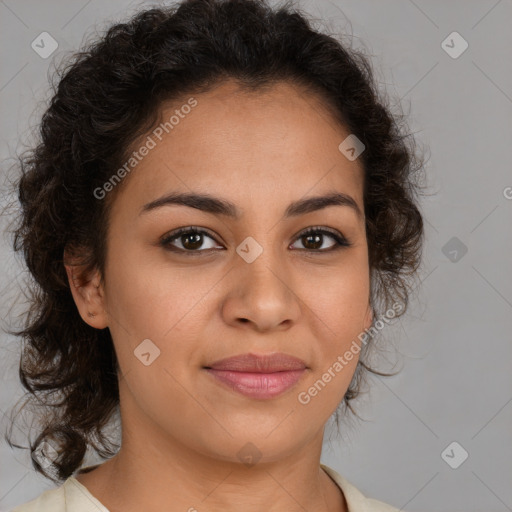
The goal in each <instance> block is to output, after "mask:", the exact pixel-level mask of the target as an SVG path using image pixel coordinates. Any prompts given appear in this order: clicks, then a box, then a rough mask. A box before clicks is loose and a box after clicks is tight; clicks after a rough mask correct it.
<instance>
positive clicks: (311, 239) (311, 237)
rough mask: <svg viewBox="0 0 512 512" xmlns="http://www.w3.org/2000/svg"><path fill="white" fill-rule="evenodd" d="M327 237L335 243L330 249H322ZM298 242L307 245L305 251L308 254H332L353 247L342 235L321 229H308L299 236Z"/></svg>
mask: <svg viewBox="0 0 512 512" xmlns="http://www.w3.org/2000/svg"><path fill="white" fill-rule="evenodd" d="M326 235H327V237H328V238H331V239H332V240H334V243H333V244H332V245H331V246H330V247H328V248H324V249H321V247H322V245H323V243H324V241H325V236H326ZM297 240H298V241H299V240H300V241H302V243H304V245H306V248H305V249H304V250H305V251H308V252H331V251H336V250H338V249H341V247H350V245H352V244H351V243H350V242H349V241H348V240H347V239H346V238H345V237H344V236H343V235H342V234H341V233H339V232H337V231H333V230H330V229H327V228H320V227H312V228H308V229H307V230H306V231H303V232H302V233H301V234H300V235H299V237H298V238H297ZM308 246H309V247H308Z"/></svg>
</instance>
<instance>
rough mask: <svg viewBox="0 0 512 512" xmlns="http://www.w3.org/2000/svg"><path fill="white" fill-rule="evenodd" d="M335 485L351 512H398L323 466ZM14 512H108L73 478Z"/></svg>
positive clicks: (20, 506)
mask: <svg viewBox="0 0 512 512" xmlns="http://www.w3.org/2000/svg"><path fill="white" fill-rule="evenodd" d="M320 466H321V467H322V468H323V469H324V471H325V472H326V473H327V474H328V475H329V476H330V477H331V478H332V479H333V480H334V482H336V484H337V485H338V487H339V488H340V489H341V490H342V492H343V494H344V495H345V500H346V501H347V506H348V512H399V510H398V509H397V508H395V507H392V506H391V505H388V504H386V503H383V502H382V501H378V500H374V499H371V498H367V497H365V496H364V495H363V494H362V493H361V491H359V490H358V489H357V488H356V487H354V486H353V485H352V484H351V483H350V482H348V481H347V480H346V479H345V478H344V477H342V476H341V475H340V474H339V473H337V472H336V471H335V470H334V469H332V468H330V467H328V466H326V465H324V464H320ZM11 512H109V510H108V509H107V508H106V507H105V506H104V505H102V504H101V503H100V502H99V501H98V500H97V499H96V498H95V497H94V496H93V495H92V494H91V493H90V492H89V490H88V489H87V487H85V486H84V485H82V484H81V483H80V482H79V481H78V480H77V479H76V478H75V477H74V476H70V477H69V478H68V479H67V480H66V481H65V482H64V483H63V484H62V485H60V486H59V487H56V488H55V489H50V490H48V491H45V492H43V493H42V494H40V495H39V496H38V497H37V498H35V499H34V500H32V501H29V502H27V503H24V504H22V505H19V506H17V507H16V508H14V509H13V510H12V511H11Z"/></svg>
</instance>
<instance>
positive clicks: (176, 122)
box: [119, 80, 363, 210]
mask: <svg viewBox="0 0 512 512" xmlns="http://www.w3.org/2000/svg"><path fill="white" fill-rule="evenodd" d="M191 98H193V100H194V101H195V102H196V103H195V106H194V107H193V108H182V107H183V105H189V104H191V103H190V101H189V100H190V99H191ZM159 113H160V120H161V121H162V123H166V122H167V124H166V125H165V126H166V127H167V130H162V129H160V132H162V134H161V135H160V138H159V137H157V136H156V135H155V131H154V130H153V132H148V134H145V135H144V136H143V137H141V138H140V139H139V140H138V141H137V143H136V144H134V145H133V148H132V149H133V150H134V151H136V150H137V149H138V148H140V147H141V146H142V145H144V143H145V142H147V141H148V140H149V139H148V137H149V138H151V140H152V142H153V143H154V144H153V143H152V144H151V146H152V148H151V149H150V150H149V151H148V152H147V154H146V155H145V156H144V157H143V158H142V159H141V160H140V161H139V162H138V163H137V165H136V168H135V169H134V170H133V171H132V172H131V173H130V175H129V176H128V178H129V179H128V178H125V179H127V180H128V183H126V188H125V189H124V191H123V193H122V194H121V195H120V197H119V201H120V207H122V206H123V203H126V206H129V205H131V206H132V207H135V206H138V207H140V206H142V205H143V204H145V203H147V202H149V201H151V200H154V199H155V198H156V197H158V196H160V195H162V194H163V193H166V192H171V191H183V192H191V191H194V192H198V191H201V192H207V193H210V194H212V195H218V196H224V197H226V196H229V198H230V199H231V200H232V201H233V202H235V203H237V204H240V205H241V209H242V210H243V209H244V208H243V206H244V204H249V203H251V202H254V201H258V202H259V203H260V204H259V206H260V208H261V201H262V200H265V201H268V204H269V205H271V204H276V203H277V202H283V203H286V204H288V203H289V202H291V201H293V200H296V199H298V198H300V197H302V196H304V195H312V194H316V193H322V192H325V191H332V190H337V191H339V192H344V193H348V194H350V195H352V196H353V197H354V199H355V200H356V201H357V202H358V204H359V205H360V206H361V209H363V205H362V188H363V187H362V184H363V169H362V164H361V163H360V161H359V160H355V161H349V160H348V159H347V158H346V157H345V156H344V155H343V154H342V153H341V152H340V151H339V149H338V146H339V145H340V143H341V142H342V141H343V140H344V139H345V138H346V137H347V136H348V135H349V134H350V133H349V132H348V131H347V129H346V128H345V127H344V126H343V125H341V124H340V123H338V122H336V119H335V117H334V115H333V114H332V112H331V111H330V109H329V107H328V106H327V105H326V104H325V103H324V102H323V101H322V99H321V98H320V97H319V96H317V95H315V94H312V93H311V92H308V91H306V90H305V89H303V88H300V87H298V86H296V85H294V84H290V83H287V82H279V83H277V84H273V85H272V86H271V87H266V88H265V89H263V90H257V91H247V90H244V89H241V88H240V87H239V86H238V84H236V83H235V82H234V81H232V80H229V81H227V82H224V83H223V84H221V85H220V86H218V87H216V88H215V89H213V90H211V91H209V92H207V93H202V94H196V95H193V97H192V96H191V97H187V96H184V97H183V98H182V99H181V100H180V101H174V102H172V104H164V105H162V106H161V108H160V112H159ZM171 118H173V119H172V123H171V122H169V120H170V119H171ZM160 126H163V124H161V125H160ZM123 198H124V199H123Z"/></svg>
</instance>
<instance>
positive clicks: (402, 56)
mask: <svg viewBox="0 0 512 512" xmlns="http://www.w3.org/2000/svg"><path fill="white" fill-rule="evenodd" d="M144 5H149V4H147V3H144V2H127V1H123V0H115V1H110V2H108V4H107V5H105V2H103V3H102V2H100V1H99V0H89V1H86V2H84V1H83V0H71V1H66V2H64V1H62V0H60V1H56V0H53V1H45V2H40V1H35V0H31V1H28V0H25V1H18V2H15V1H14V0H5V1H2V0H0V42H1V44H0V54H1V58H2V67H1V76H0V101H1V109H2V110H1V114H2V115H1V117H0V130H1V149H0V151H1V155H0V156H1V158H2V160H3V161H4V165H3V167H2V172H3V178H2V181H3V182H4V183H3V184H4V190H5V186H6V183H5V180H6V179H7V172H6V164H5V159H6V158H9V157H12V156H13V154H14V151H15V150H16V149H17V148H18V150H19V149H20V147H19V140H20V138H21V139H23V140H26V137H27V136H28V135H29V129H30V128H32V127H34V126H35V125H36V124H37V120H38V115H40V114H41V113H42V111H43V108H44V105H42V104H41V101H42V100H44V99H45V98H46V94H47V90H48V87H47V84H48V81H47V78H48V77H47V73H48V71H49V70H50V69H51V66H50V64H51V62H52V61H53V60H54V59H57V60H60V58H61V57H62V56H63V54H64V53H66V52H69V51H71V50H76V49H78V47H79V46H80V44H81V42H82V41H83V40H84V38H85V37H86V36H87V35H89V34H90V33H91V32H92V31H93V30H94V29H95V28H96V29H99V30H101V29H102V28H103V27H104V26H106V25H107V24H108V23H109V22H111V21H115V20H120V19H124V18H125V17H126V16H127V15H128V14H130V13H133V12H134V11H135V10H137V9H138V8H140V7H141V6H144ZM300 5H301V6H302V7H303V8H304V10H305V11H306V12H308V13H310V14H311V15H312V16H314V17H315V18H318V19H320V20H326V21H325V23H324V25H323V26H324V27H327V28H328V29H329V30H331V31H333V32H342V33H348V34H352V35H353V37H354V39H353V44H354V46H355V47H362V48H364V49H366V51H368V52H369V53H370V54H371V57H372V60H373V63H374V65H375V67H376V73H377V78H378V80H379V83H380V84H381V87H383V88H385V89H386V90H387V91H388V93H389V94H390V95H391V96H392V97H393V98H396V99H401V100H402V105H403V106H404V110H405V111H406V113H408V114H409V124H410V127H411V129H412V130H413V131H414V132H416V135H417V137H418V138H419V139H420V142H421V143H423V144H424V145H425V146H427V147H429V148H430V155H431V156H430V159H429V160H428V163H427V166H426V168H427V173H428V177H429V178H428V179H429V186H430V192H431V193H432V195H431V196H429V197H426V198H424V199H423V201H422V207H423V211H424V213H425V216H426V220H427V225H426V231H427V240H426V248H425V257H424V263H423V268H422V271H421V278H422V280H423V281H422V284H421V286H420V287H419V288H418V289H417V290H416V292H417V293H416V299H415V300H414V301H413V303H412V304H411V309H410V312H409V314H408V315H407V318H404V319H402V320H401V321H400V322H398V323H397V324H396V325H394V326H392V327H387V328H386V329H385V332H384V335H385V336H386V338H387V339H388V341H387V343H388V346H389V349H388V359H389V361H390V363H389V364H387V366H386V365H384V368H385V369H387V370H390V369H392V368H393V367H392V365H391V363H397V368H403V369H402V371H401V372H400V374H399V375H398V376H396V377H393V378H387V379H386V378H380V377H374V378H372V379H371V382H370V384H371V392H370V394H368V395H365V396H363V398H362V399H361V400H360V402H359V404H357V405H358V411H359V413H360V415H361V416H363V418H365V420H366V421H362V422H359V423H355V424H353V425H352V426H347V427H344V429H343V437H342V438H341V439H336V438H334V437H332V436H331V435H330V434H331V433H332V432H331V430H329V431H328V433H327V434H328V435H327V436H326V442H325V444H324V452H323V456H322V462H324V463H326V464H328V465H330V466H332V467H334V468H335V469H336V470H337V471H339V472H340V473H341V474H343V475H344V476H345V477H346V478H347V479H348V480H349V481H351V482H352V483H353V484H355V485H356V486H357V487H359V489H361V490H362V491H363V492H364V493H365V494H368V495H370V496H372V497H375V498H378V499H380V500H383V501H385V502H388V503H391V504H393V505H395V506H396V507H398V508H401V507H404V508H405V510H408V511H411V512H419V511H465V512H473V511H475V512H476V511H481V512H484V511H485V512H504V511H507V510H512V485H511V482H512V443H511V435H510V434H511V432H512V428H511V427H512V404H511V401H512V372H511V371H510V366H511V365H510V363H511V360H512V343H511V339H512V336H511V332H512V320H511V319H512V270H511V260H510V254H511V252H512V235H511V221H512V188H507V187H512V172H511V169H512V168H511V160H512V158H511V154H510V148H511V143H512V70H511V67H510V62H511V58H510V53H511V51H510V50H511V48H512V31H511V30H510V22H511V21H512V2H511V1H510V0H500V1H496V0H486V1H467V0H464V1H463V0H460V1H450V2H446V1H445V0H435V1H426V0H422V1H420V0H416V1H415V2H413V1H412V0H385V1H377V0H363V1H362V0H343V1H342V0H333V1H332V2H329V1H324V0H323V1H315V2H304V1H303V2H301V3H300ZM43 31H47V32H49V33H50V34H51V35H52V36H53V37H54V38H55V39H56V40H57V41H58V44H59V47H58V49H57V50H56V52H55V53H54V54H53V55H51V57H50V58H48V59H42V58H41V57H40V56H39V55H38V54H36V53H35V51H33V50H32V48H31V46H30V44H31V42H32V41H33V40H34V39H35V38H36V36H38V35H39V34H40V33H41V32H43ZM453 31H457V32H459V33H460V34H461V36H462V37H463V38H464V39H465V40H466V41H467V42H468V44H469V47H468V49H467V50H466V51H465V52H464V53H463V54H462V55H460V56H459V57H458V58H452V57H451V56H449V55H448V54H447V53H446V51H445V50H444V49H443V47H442V46H441V43H442V41H443V40H445V39H446V37H447V36H448V35H449V34H451V33H452V32H453ZM448 41H450V40H449V39H448ZM448 44H449V45H451V46H454V50H457V49H458V48H460V42H458V41H456V40H455V41H454V43H451V42H448ZM507 54H509V56H508V57H507ZM507 62H508V63H509V64H507ZM7 163H11V161H10V160H7ZM2 198H3V199H2V200H3V201H4V202H5V201H7V200H8V199H12V198H9V197H6V196H5V192H4V193H3V194H2ZM2 222H3V227H5V223H6V219H3V221H2ZM453 237H456V240H455V241H452V242H451V243H450V244H455V246H453V247H452V245H450V244H449V245H448V246H446V244H447V243H448V242H449V241H450V240H451V239H452V238H453ZM462 244H463V245H462ZM464 246H465V247H466V248H467V253H466V254H464V255H463V256H462V257H461V254H462V252H461V251H460V248H461V247H464ZM454 247H455V249H456V250H457V251H458V252H457V255H455V253H453V252H452V253H450V252H449V251H452V250H453V248H454ZM0 251H1V258H2V262H3V264H2V269H1V276H0V288H1V290H2V294H1V297H2V304H1V308H2V319H3V320H2V327H4V328H5V327H8V326H9V325H11V324H10V323H9V322H10V321H11V319H12V318H14V316H15V313H16V311H17V308H18V307H19V300H18V301H17V296H18V295H19V284H18V283H19V282H21V281H22V280H23V279H24V276H23V274H22V268H21V267H20V266H19V264H18V263H17V262H16V260H15V257H14V255H13V254H12V251H11V248H10V245H9V240H8V239H7V238H6V237H5V236H4V237H3V239H2V241H1V244H0ZM451 259H455V260H456V261H451ZM18 343H19V341H18V340H17V339H15V338H14V337H12V336H8V335H6V334H3V335H2V338H1V342H0V349H1V351H2V352H1V361H2V362H1V365H2V370H1V371H0V375H1V379H2V380H1V390H0V413H1V416H2V420H1V424H0V427H1V428H2V431H4V430H5V427H6V416H5V413H6V412H7V411H8V410H9V408H11V407H12V406H13V405H14V403H15V401H16V400H17V398H19V396H20V394H21V392H22V388H21V385H20V384H19V381H18V376H17V366H18V358H19V344H18ZM395 348H396V349H397V351H395ZM16 428H19V429H20V432H21V431H23V430H24V429H26V427H24V426H23V424H21V425H19V426H17V427H16ZM330 437H332V441H331V442H329V440H328V439H329V438H330ZM453 441H456V442H457V443H458V444H459V445H460V447H462V448H460V447H458V446H457V447H456V448H455V449H454V450H453V452H452V451H448V453H449V455H450V460H451V461H455V462H457V460H459V457H460V455H461V453H462V451H461V450H462V449H464V450H465V451H467V452H468V454H469V456H468V458H467V460H465V461H464V463H462V464H461V465H460V466H459V467H458V468H457V469H452V468H451V467H450V466H449V465H448V464H447V463H446V462H445V460H444V459H443V457H442V456H441V454H442V452H443V451H444V450H445V448H446V447H448V445H450V443H452V442H453ZM445 458H446V457H445ZM447 460H448V459H447ZM0 464H1V465H0V510H3V511H5V510H8V509H10V508H12V507H13V506H15V505H17V504H19V503H22V502H25V501H27V500H29V499H32V498H34V497H36V496H37V495H39V494H40V493H41V492H42V491H43V490H45V489H48V488H51V487H53V485H52V484H51V483H49V482H48V481H46V480H45V479H44V478H43V477H41V476H39V475H38V474H36V473H35V471H33V470H32V469H31V465H30V460H29V457H28V455H27V454H26V451H20V450H16V451H15V452H13V451H12V450H11V449H10V448H9V447H8V446H7V445H6V444H5V442H3V440H2V441H1V444H0ZM452 464H453V462H452Z"/></svg>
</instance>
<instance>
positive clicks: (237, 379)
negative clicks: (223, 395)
mask: <svg viewBox="0 0 512 512" xmlns="http://www.w3.org/2000/svg"><path fill="white" fill-rule="evenodd" d="M206 371H207V372H208V373H209V374H210V375H213V376H214V377H215V378H216V379H218V380H219V381H221V382H223V383H224V384H226V385H227V386H229V387H230V388H231V389H233V390H234V391H238V393H241V394H242V395H245V396H248V397H250V398H257V399H269V398H273V397H275V396H278V395H280V394H282V393H284V392H285V391H287V390H288V389H290V388H292V387H293V386H295V384H297V382H299V380H300V378H301V377H302V375H303V374H304V372H305V371H306V370H305V369H303V370H293V371H284V372H274V373H249V372H233V371H229V370H213V369H211V368H207V370H206Z"/></svg>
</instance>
